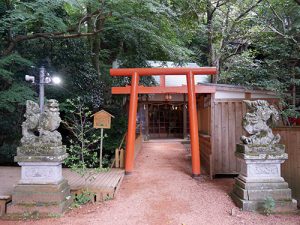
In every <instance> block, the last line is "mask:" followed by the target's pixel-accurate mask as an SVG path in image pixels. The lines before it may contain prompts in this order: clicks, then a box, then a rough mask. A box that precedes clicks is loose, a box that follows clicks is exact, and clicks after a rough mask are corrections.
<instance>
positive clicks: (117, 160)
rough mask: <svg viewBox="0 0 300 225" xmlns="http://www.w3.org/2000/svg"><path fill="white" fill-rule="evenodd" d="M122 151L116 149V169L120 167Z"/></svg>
mask: <svg viewBox="0 0 300 225" xmlns="http://www.w3.org/2000/svg"><path fill="white" fill-rule="evenodd" d="M119 154H120V150H119V149H118V148H116V150H115V167H116V168H119V167H120V156H119Z"/></svg>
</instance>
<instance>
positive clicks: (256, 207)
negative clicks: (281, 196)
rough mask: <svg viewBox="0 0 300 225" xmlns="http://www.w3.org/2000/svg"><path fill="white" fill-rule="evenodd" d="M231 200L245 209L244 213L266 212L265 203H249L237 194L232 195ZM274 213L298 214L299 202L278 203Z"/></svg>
mask: <svg viewBox="0 0 300 225" xmlns="http://www.w3.org/2000/svg"><path fill="white" fill-rule="evenodd" d="M230 195H231V198H232V200H233V201H234V203H235V204H236V205H237V207H239V208H241V209H243V210H244V211H258V212H264V210H265V208H264V204H265V201H248V200H243V199H241V198H240V197H239V196H237V195H236V194H235V193H231V194H230ZM273 212H274V213H291V212H297V201H296V200H294V199H292V200H291V201H276V202H275V208H274V210H273Z"/></svg>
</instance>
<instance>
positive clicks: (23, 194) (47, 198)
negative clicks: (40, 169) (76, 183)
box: [12, 187, 71, 204]
mask: <svg viewBox="0 0 300 225" xmlns="http://www.w3.org/2000/svg"><path fill="white" fill-rule="evenodd" d="M67 196H71V194H70V188H69V187H65V189H63V190H59V191H57V192H41V191H39V192H35V191H14V193H13V195H12V202H13V203H15V204H19V203H20V204H22V203H37V204H39V203H44V202H48V203H55V202H60V201H63V200H64V199H65V198H66V197H67Z"/></svg>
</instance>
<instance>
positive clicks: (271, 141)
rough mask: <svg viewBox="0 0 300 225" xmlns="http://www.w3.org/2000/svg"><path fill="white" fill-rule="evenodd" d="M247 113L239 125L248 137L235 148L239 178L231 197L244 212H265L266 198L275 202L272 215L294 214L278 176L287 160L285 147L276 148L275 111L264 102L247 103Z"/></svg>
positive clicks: (276, 115)
mask: <svg viewBox="0 0 300 225" xmlns="http://www.w3.org/2000/svg"><path fill="white" fill-rule="evenodd" d="M244 103H245V104H246V105H247V108H248V110H249V111H248V112H247V113H246V115H245V116H244V118H243V120H242V123H243V127H244V129H245V130H246V131H247V132H248V133H249V134H250V136H249V137H246V136H241V141H242V142H243V143H240V144H237V145H236V152H235V155H236V157H237V159H238V162H239V164H240V171H239V176H238V177H237V178H235V184H234V186H233V190H232V192H231V197H232V199H233V201H234V202H235V203H236V205H237V206H238V207H239V208H241V209H243V210H245V211H260V212H265V210H266V208H265V202H266V199H267V198H271V199H273V200H274V203H275V206H274V212H294V211H295V210H296V209H297V201H296V200H294V199H293V198H292V195H291V189H289V188H288V184H287V183H286V182H285V181H284V179H283V177H282V176H281V164H282V163H284V161H285V160H287V159H288V154H287V153H285V146H284V145H283V144H279V141H280V136H279V135H278V134H277V135H274V134H273V132H272V129H271V128H270V125H271V123H275V122H277V121H278V120H279V113H278V111H277V110H276V108H275V107H274V106H272V105H269V103H268V102H267V101H265V100H257V101H248V100H245V101H244Z"/></svg>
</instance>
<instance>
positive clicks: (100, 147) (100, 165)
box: [99, 128, 103, 168]
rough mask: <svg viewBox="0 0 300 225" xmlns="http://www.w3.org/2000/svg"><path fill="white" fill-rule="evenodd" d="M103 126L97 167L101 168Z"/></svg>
mask: <svg viewBox="0 0 300 225" xmlns="http://www.w3.org/2000/svg"><path fill="white" fill-rule="evenodd" d="M102 149H103V128H101V139H100V156H99V167H100V168H102Z"/></svg>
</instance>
